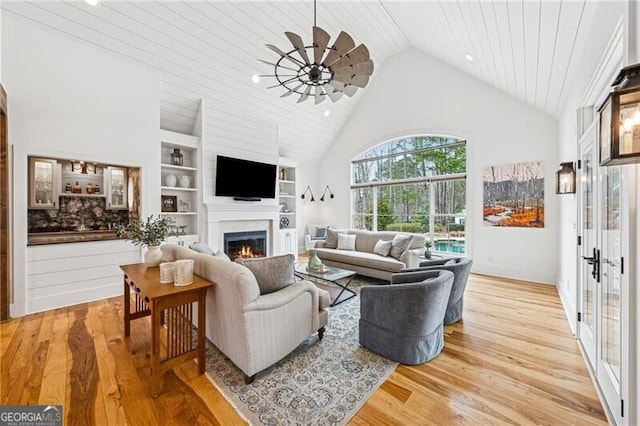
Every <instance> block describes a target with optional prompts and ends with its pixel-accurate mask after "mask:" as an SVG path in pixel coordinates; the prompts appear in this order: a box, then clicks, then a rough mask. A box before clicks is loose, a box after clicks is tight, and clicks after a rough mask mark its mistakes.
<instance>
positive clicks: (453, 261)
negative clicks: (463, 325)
mask: <svg viewBox="0 0 640 426" xmlns="http://www.w3.org/2000/svg"><path fill="white" fill-rule="evenodd" d="M472 264H473V260H471V259H469V258H468V257H454V258H448V259H434V260H425V261H423V262H420V266H419V267H418V268H413V269H403V270H402V271H401V272H400V273H412V272H416V271H418V272H419V271H433V270H445V271H451V272H453V287H451V295H450V296H449V303H448V304H447V312H446V314H445V315H444V325H450V324H453V323H455V322H458V321H460V320H461V319H462V302H463V296H464V289H465V288H466V287H467V280H468V279H469V272H470V271H471V265H472ZM418 278H419V276H417V278H415V279H418ZM392 282H393V281H392Z"/></svg>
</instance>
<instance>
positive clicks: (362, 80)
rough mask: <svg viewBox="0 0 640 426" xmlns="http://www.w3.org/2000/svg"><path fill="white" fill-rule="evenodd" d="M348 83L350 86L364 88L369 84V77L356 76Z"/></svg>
mask: <svg viewBox="0 0 640 426" xmlns="http://www.w3.org/2000/svg"><path fill="white" fill-rule="evenodd" d="M350 83H351V84H352V85H354V86H356V87H361V88H364V87H366V86H367V84H368V83H369V76H368V75H356V76H355V77H353V78H352V79H351V81H350Z"/></svg>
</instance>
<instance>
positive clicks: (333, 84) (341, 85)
mask: <svg viewBox="0 0 640 426" xmlns="http://www.w3.org/2000/svg"><path fill="white" fill-rule="evenodd" d="M344 86H345V84H344V83H343V82H341V81H338V80H336V79H335V78H334V79H333V80H331V87H333V88H334V90H343V89H344Z"/></svg>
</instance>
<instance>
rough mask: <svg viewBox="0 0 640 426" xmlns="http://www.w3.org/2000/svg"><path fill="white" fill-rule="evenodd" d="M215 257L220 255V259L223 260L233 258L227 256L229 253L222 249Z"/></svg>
mask: <svg viewBox="0 0 640 426" xmlns="http://www.w3.org/2000/svg"><path fill="white" fill-rule="evenodd" d="M214 256H215V257H219V258H220V259H223V260H229V261H230V260H231V258H229V256H227V253H225V252H223V251H222V250H218V251H217V252H215V253H214Z"/></svg>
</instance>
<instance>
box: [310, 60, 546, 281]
mask: <svg viewBox="0 0 640 426" xmlns="http://www.w3.org/2000/svg"><path fill="white" fill-rule="evenodd" d="M556 131H557V128H556V120H555V119H553V118H552V117H549V116H547V115H545V114H544V113H542V112H540V111H538V110H536V109H534V108H532V107H529V106H527V105H525V104H523V103H521V102H519V101H517V100H514V99H513V98H511V97H510V96H508V95H506V94H504V93H502V92H499V91H497V90H496V89H493V88H491V87H489V86H487V85H485V84H483V83H480V82H478V81H477V80H475V79H473V78H471V77H469V76H467V75H465V74H463V73H461V72H459V71H457V70H455V69H454V68H452V67H450V66H448V65H446V64H444V63H442V62H439V61H437V60H435V59H433V58H431V57H429V56H427V55H425V54H422V53H420V52H418V51H416V50H407V51H404V52H402V53H400V54H398V55H396V56H394V57H392V58H390V59H389V60H387V62H386V63H385V64H384V66H383V67H382V69H381V70H380V71H379V73H378V75H377V76H376V78H375V79H374V80H373V81H372V83H371V84H370V86H368V87H367V88H366V89H365V93H364V96H363V98H362V101H361V102H360V104H359V105H358V108H357V109H356V110H355V111H354V112H353V114H352V116H351V117H350V119H349V121H348V122H347V124H346V125H345V127H344V128H343V130H342V131H341V133H340V134H339V136H338V138H337V139H336V141H335V142H334V143H333V145H332V146H331V148H330V149H329V151H328V154H327V156H326V157H325V158H324V159H323V161H322V162H321V165H320V169H319V178H318V180H319V184H320V185H321V186H323V187H324V185H325V184H327V183H328V184H329V185H330V186H331V188H332V189H334V192H335V193H336V198H335V199H334V200H335V201H334V206H335V207H334V208H333V209H325V210H323V211H322V217H321V219H322V220H326V221H328V222H331V223H332V224H334V225H337V226H347V225H349V224H350V200H351V197H350V191H349V183H350V181H351V178H350V161H351V159H352V158H354V157H355V156H356V155H358V154H360V153H362V152H363V151H365V150H367V149H369V148H371V147H373V146H375V145H377V144H379V143H382V142H385V141H388V140H390V139H392V138H396V137H400V136H404V135H410V134H418V133H420V134H425V133H426V134H444V135H451V136H457V137H462V138H465V139H466V140H467V156H468V164H467V188H468V189H467V214H468V219H467V224H468V225H467V241H468V245H467V249H468V251H469V255H470V256H471V257H473V261H474V271H475V272H479V273H487V274H492V275H499V276H507V277H513V278H517V279H525V280H532V281H539V282H545V283H552V282H554V280H555V276H556V275H555V271H556V267H557V260H556V259H557V232H558V226H557V201H556V197H555V194H554V190H553V176H554V174H553V173H554V171H555V170H556V169H557V166H558V160H557V152H556V137H557V136H556ZM527 161H543V162H544V168H545V176H546V181H545V216H546V220H545V227H544V228H543V229H525V228H495V227H488V226H484V225H483V223H482V201H483V200H482V169H483V168H484V167H486V166H490V165H497V164H505V163H518V162H527Z"/></svg>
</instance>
